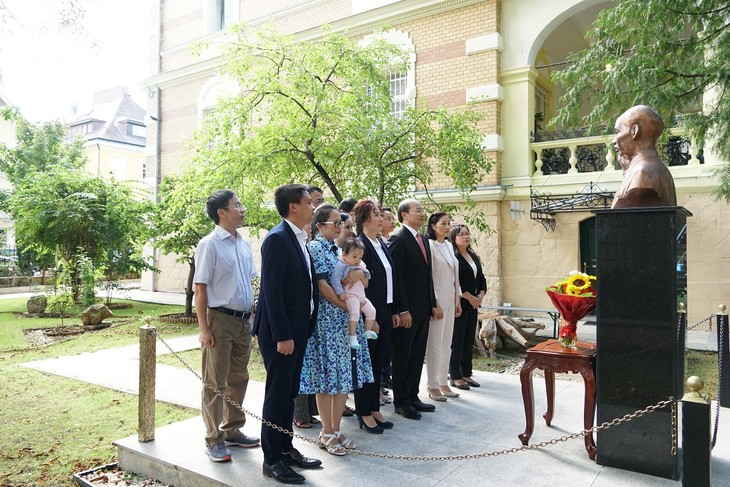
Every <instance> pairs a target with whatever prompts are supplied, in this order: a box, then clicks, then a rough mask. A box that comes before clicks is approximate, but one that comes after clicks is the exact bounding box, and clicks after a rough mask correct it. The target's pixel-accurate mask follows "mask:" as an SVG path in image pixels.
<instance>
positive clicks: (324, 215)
mask: <svg viewBox="0 0 730 487" xmlns="http://www.w3.org/2000/svg"><path fill="white" fill-rule="evenodd" d="M333 211H336V212H339V211H340V210H338V209H337V207H336V206H335V205H329V204H327V203H323V204H321V205H319V206H318V207H317V209H316V210H314V217H313V218H312V223H311V225H312V238H314V237H315V236H316V235H317V234H318V233H319V230H317V225H318V224H320V223H322V222H326V221H328V220H327V219H328V218H329V216H330V213H332V212H333Z"/></svg>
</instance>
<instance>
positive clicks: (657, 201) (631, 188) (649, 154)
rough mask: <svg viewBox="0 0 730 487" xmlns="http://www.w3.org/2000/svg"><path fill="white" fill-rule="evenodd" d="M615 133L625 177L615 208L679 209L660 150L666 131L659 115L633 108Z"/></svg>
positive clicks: (625, 114) (650, 110)
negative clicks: (673, 207) (658, 149)
mask: <svg viewBox="0 0 730 487" xmlns="http://www.w3.org/2000/svg"><path fill="white" fill-rule="evenodd" d="M613 131H614V133H615V134H616V135H615V136H614V138H613V145H614V147H615V149H616V152H617V153H618V157H619V163H620V164H621V168H622V169H623V173H624V175H623V180H622V181H621V184H620V185H619V187H618V190H616V194H615V195H614V197H613V204H612V205H611V208H634V207H643V206H677V194H676V191H675V189H674V180H673V179H672V173H670V172H669V169H668V168H667V166H666V165H665V164H664V162H662V160H661V159H660V158H659V153H657V150H656V141H657V139H658V138H659V136H660V135H661V134H662V132H663V131H664V121H662V118H661V117H660V116H659V114H658V113H657V112H656V111H655V110H654V109H653V108H651V107H648V106H646V105H637V106H635V107H631V108H629V109H628V110H626V111H625V112H624V113H623V115H621V116H620V117H618V119H617V120H616V125H615V127H614V129H613Z"/></svg>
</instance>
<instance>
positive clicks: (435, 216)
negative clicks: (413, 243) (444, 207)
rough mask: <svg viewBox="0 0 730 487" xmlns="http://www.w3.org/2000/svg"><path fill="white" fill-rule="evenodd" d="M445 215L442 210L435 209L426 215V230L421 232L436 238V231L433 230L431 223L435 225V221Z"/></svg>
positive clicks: (432, 238)
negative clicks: (429, 214)
mask: <svg viewBox="0 0 730 487" xmlns="http://www.w3.org/2000/svg"><path fill="white" fill-rule="evenodd" d="M445 216H449V215H448V213H446V212H444V211H437V212H434V213H432V214H431V216H429V217H428V222H427V223H426V231H425V232H423V234H424V235H426V237H428V238H430V239H431V240H436V232H434V231H433V228H431V225H436V223H438V221H439V220H440V219H442V218H443V217H445Z"/></svg>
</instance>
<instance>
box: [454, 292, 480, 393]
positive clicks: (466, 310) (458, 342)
mask: <svg viewBox="0 0 730 487" xmlns="http://www.w3.org/2000/svg"><path fill="white" fill-rule="evenodd" d="M476 329H477V310H476V309H474V308H473V307H472V305H471V304H469V301H467V300H466V299H463V298H462V300H461V316H457V317H456V319H455V320H454V335H453V337H452V338H451V359H450V360H449V376H450V377H451V380H459V379H463V378H464V377H471V372H472V371H471V361H472V353H473V349H474V334H475V333H476Z"/></svg>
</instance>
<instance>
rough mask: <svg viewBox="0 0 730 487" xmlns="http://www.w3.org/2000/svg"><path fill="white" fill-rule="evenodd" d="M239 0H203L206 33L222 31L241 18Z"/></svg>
mask: <svg viewBox="0 0 730 487" xmlns="http://www.w3.org/2000/svg"><path fill="white" fill-rule="evenodd" d="M238 2H239V0H203V12H204V14H203V15H204V21H205V22H204V25H205V35H208V34H214V33H216V32H220V31H222V30H223V29H225V28H226V27H228V26H229V25H231V24H232V23H234V22H237V21H238V20H239V9H238Z"/></svg>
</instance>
